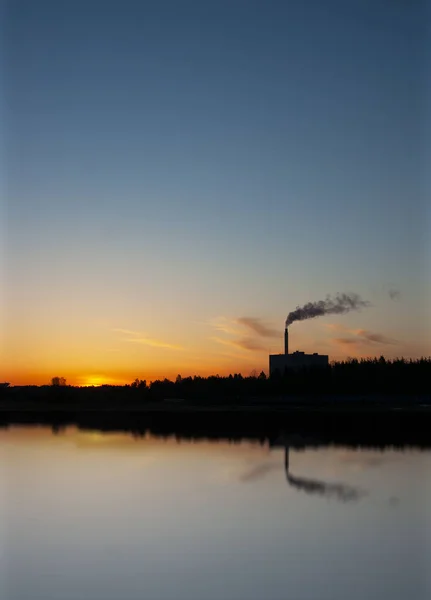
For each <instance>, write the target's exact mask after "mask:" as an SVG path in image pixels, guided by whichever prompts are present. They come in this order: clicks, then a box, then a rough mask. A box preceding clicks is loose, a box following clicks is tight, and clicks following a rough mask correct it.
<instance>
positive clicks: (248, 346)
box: [210, 337, 266, 352]
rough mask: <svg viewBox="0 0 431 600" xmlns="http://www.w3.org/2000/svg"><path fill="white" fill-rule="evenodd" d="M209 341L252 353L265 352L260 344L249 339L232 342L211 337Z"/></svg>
mask: <svg viewBox="0 0 431 600" xmlns="http://www.w3.org/2000/svg"><path fill="white" fill-rule="evenodd" d="M210 339H211V340H212V341H214V342H217V343H218V344H223V345H224V346H233V347H234V348H241V350H250V351H254V352H256V351H257V352H262V351H263V350H266V348H264V346H262V344H260V343H259V342H257V341H255V340H253V339H251V338H239V339H234V340H232V339H225V338H220V337H211V338H210Z"/></svg>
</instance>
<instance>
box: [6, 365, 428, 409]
mask: <svg viewBox="0 0 431 600" xmlns="http://www.w3.org/2000/svg"><path fill="white" fill-rule="evenodd" d="M430 392H431V358H421V359H418V360H406V359H395V360H386V359H385V358H384V357H383V356H381V357H380V358H373V359H359V360H358V359H349V360H345V361H339V362H333V363H331V364H330V365H329V366H328V367H326V368H321V367H318V368H316V367H304V368H301V369H297V370H286V371H285V372H283V373H281V372H276V373H274V374H272V375H271V376H270V377H268V376H267V375H266V374H265V373H264V372H261V373H260V374H257V373H253V374H251V375H249V376H243V375H241V374H240V373H235V374H231V375H228V376H221V375H213V376H210V377H201V376H198V375H196V376H194V377H182V376H181V375H178V376H177V377H176V379H175V380H174V381H172V380H169V379H163V380H159V379H158V380H155V381H152V382H149V383H147V381H146V380H145V379H140V378H136V379H135V380H134V381H133V382H131V383H130V384H127V385H124V386H115V385H101V386H97V387H75V386H69V385H67V381H66V379H65V378H63V377H54V378H53V379H52V380H51V385H47V386H26V387H19V388H17V387H11V388H6V387H5V388H3V389H0V395H1V396H2V397H4V396H5V395H7V396H9V397H14V398H19V397H21V398H26V399H30V398H43V399H44V400H51V399H53V400H54V401H60V400H62V399H64V400H66V401H67V400H73V401H80V400H82V401H84V402H86V401H87V400H89V399H91V401H95V400H96V401H97V400H100V401H101V402H109V401H111V400H112V401H113V402H114V403H116V402H119V403H122V402H125V403H135V402H137V403H154V402H156V403H157V402H163V401H168V402H174V403H175V402H188V403H192V404H199V403H202V404H205V403H208V404H214V403H220V404H235V403H241V402H244V401H245V402H250V401H259V400H263V399H266V400H268V399H280V400H282V399H283V397H286V396H311V397H314V398H319V397H324V396H325V397H327V396H337V395H349V396H361V395H363V396H366V395H368V396H370V395H373V394H377V395H391V396H400V395H403V396H415V395H416V396H418V395H421V396H423V395H429V394H430Z"/></svg>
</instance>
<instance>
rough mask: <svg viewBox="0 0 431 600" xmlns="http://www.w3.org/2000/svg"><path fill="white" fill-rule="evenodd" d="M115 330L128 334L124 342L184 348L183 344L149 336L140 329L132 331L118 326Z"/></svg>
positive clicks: (156, 346)
mask: <svg viewBox="0 0 431 600" xmlns="http://www.w3.org/2000/svg"><path fill="white" fill-rule="evenodd" d="M113 331H115V332H117V333H122V334H124V335H127V336H128V337H127V338H126V339H123V341H124V342H132V343H134V344H143V345H144V346H152V347H153V348H166V349H168V350H183V347H182V346H178V345H176V344H171V343H168V342H164V341H163V340H157V339H154V338H150V337H147V336H146V335H144V334H143V333H141V332H139V331H131V330H130V329H121V328H116V329H114V330H113Z"/></svg>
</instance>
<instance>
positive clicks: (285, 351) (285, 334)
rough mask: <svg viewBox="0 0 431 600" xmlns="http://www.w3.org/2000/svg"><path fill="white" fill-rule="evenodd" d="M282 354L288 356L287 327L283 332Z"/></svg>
mask: <svg viewBox="0 0 431 600" xmlns="http://www.w3.org/2000/svg"><path fill="white" fill-rule="evenodd" d="M284 353H285V354H289V331H288V329H287V327H286V328H285V330H284Z"/></svg>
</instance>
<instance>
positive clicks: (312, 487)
mask: <svg viewBox="0 0 431 600" xmlns="http://www.w3.org/2000/svg"><path fill="white" fill-rule="evenodd" d="M284 468H285V471H286V480H287V483H288V484H289V485H290V486H292V487H293V488H296V489H298V490H301V491H303V492H306V493H307V494H318V495H321V496H327V497H333V498H336V499H337V500H341V501H342V502H352V501H355V500H359V498H361V497H362V496H365V495H366V492H364V491H362V490H359V489H357V488H354V487H352V486H350V485H346V484H344V483H328V482H325V481H317V480H316V479H305V478H304V477H297V476H295V475H293V474H292V473H291V472H290V465H289V446H286V448H285V452H284Z"/></svg>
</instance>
